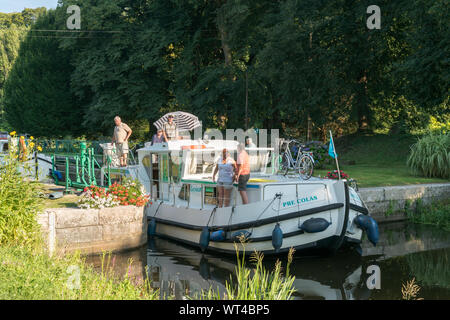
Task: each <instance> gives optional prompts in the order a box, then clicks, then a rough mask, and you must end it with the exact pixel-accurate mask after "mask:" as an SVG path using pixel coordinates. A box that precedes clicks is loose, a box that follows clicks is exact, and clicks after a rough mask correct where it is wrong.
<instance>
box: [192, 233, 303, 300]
mask: <svg viewBox="0 0 450 320" xmlns="http://www.w3.org/2000/svg"><path fill="white" fill-rule="evenodd" d="M240 245H242V246H243V250H242V254H241V253H240V251H239V248H238V246H239V244H237V243H235V249H236V259H237V266H236V268H235V276H236V280H235V282H234V281H233V278H232V277H231V276H230V281H229V282H228V281H226V283H225V293H224V294H223V296H222V297H221V296H220V293H219V292H218V291H217V292H216V291H214V290H213V289H212V288H210V289H209V290H208V291H206V292H205V291H202V292H201V294H200V296H197V298H198V299H202V300H204V299H207V300H290V299H291V296H292V294H293V293H294V292H295V289H293V283H294V281H295V277H294V276H291V275H290V274H289V267H290V265H291V263H292V259H293V255H294V252H295V250H294V249H293V248H291V249H290V250H289V253H288V261H287V266H286V274H285V275H283V273H282V266H281V261H280V260H277V261H276V263H275V266H274V269H273V270H272V271H269V270H267V269H266V268H265V267H264V265H263V259H264V255H263V254H262V253H261V252H257V251H255V252H253V253H252V255H251V256H250V261H251V262H253V264H254V268H253V269H250V268H248V267H246V262H245V243H244V242H243V241H241V243H240Z"/></svg>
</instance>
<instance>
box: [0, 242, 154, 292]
mask: <svg viewBox="0 0 450 320" xmlns="http://www.w3.org/2000/svg"><path fill="white" fill-rule="evenodd" d="M103 261H104V263H103V264H102V271H101V272H100V273H99V272H96V271H94V270H93V268H92V267H90V266H88V265H87V264H86V263H85V262H84V259H82V258H81V257H80V255H79V254H69V255H65V256H53V257H49V255H48V254H47V252H46V251H44V250H42V249H39V248H37V247H35V248H33V247H19V246H3V247H0V299H8V300H40V299H44V300H60V299H64V300H110V299H113V300H123V299H127V300H128V299H131V300H137V299H149V300H155V299H158V297H159V293H158V290H154V289H152V288H151V287H150V283H149V280H148V279H142V281H136V279H131V278H130V277H128V275H127V270H123V274H124V277H123V278H122V279H118V278H116V277H114V276H113V274H112V272H111V269H110V268H109V257H107V256H104V257H103ZM78 279H79V280H78Z"/></svg>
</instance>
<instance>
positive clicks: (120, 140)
mask: <svg viewBox="0 0 450 320" xmlns="http://www.w3.org/2000/svg"><path fill="white" fill-rule="evenodd" d="M114 123H115V125H116V126H115V128H114V135H113V138H112V143H115V144H116V150H117V155H118V156H119V159H120V166H121V167H126V166H127V156H128V138H129V137H130V136H131V133H132V132H133V131H132V130H131V129H130V127H129V126H127V125H126V124H125V123H123V122H122V120H121V119H120V117H119V116H116V117H115V118H114Z"/></svg>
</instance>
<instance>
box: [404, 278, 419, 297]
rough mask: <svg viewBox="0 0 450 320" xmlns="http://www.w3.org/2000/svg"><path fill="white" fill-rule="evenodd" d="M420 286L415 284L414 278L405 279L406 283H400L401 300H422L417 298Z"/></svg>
mask: <svg viewBox="0 0 450 320" xmlns="http://www.w3.org/2000/svg"><path fill="white" fill-rule="evenodd" d="M419 291H420V287H419V286H418V285H417V284H416V279H415V278H413V279H412V280H411V281H406V284H402V299H403V300H423V298H418V297H417V295H418V294H419Z"/></svg>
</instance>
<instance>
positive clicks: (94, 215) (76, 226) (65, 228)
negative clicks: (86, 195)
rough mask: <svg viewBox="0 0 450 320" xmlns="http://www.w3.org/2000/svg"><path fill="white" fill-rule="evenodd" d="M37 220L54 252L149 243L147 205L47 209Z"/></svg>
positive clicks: (85, 251)
mask: <svg viewBox="0 0 450 320" xmlns="http://www.w3.org/2000/svg"><path fill="white" fill-rule="evenodd" d="M37 220H38V222H39V224H40V225H41V227H42V231H43V233H44V237H45V239H46V241H47V245H48V248H49V250H50V251H51V252H53V251H54V250H58V251H63V252H71V251H75V250H79V251H81V252H82V253H83V254H95V253H100V252H102V251H120V250H125V249H131V248H137V247H140V246H142V245H143V244H145V243H147V218H146V215H145V211H144V207H135V206H119V207H114V208H104V209H79V208H58V209H46V210H45V211H44V213H41V214H39V215H38V217H37Z"/></svg>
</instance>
